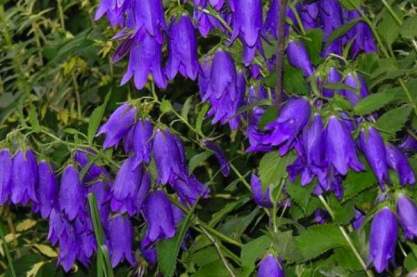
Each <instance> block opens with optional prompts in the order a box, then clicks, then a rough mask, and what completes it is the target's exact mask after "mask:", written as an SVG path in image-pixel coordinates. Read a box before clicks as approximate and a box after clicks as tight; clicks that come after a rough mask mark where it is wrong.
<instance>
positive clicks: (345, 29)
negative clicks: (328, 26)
mask: <svg viewBox="0 0 417 277" xmlns="http://www.w3.org/2000/svg"><path fill="white" fill-rule="evenodd" d="M360 20H361V19H355V20H352V21H350V22H348V23H346V24H343V25H342V26H341V27H339V28H337V29H336V30H334V31H333V32H332V33H331V35H330V36H329V38H328V39H327V42H326V46H329V45H330V44H331V43H332V42H333V41H335V40H336V39H338V38H339V37H341V36H343V35H344V34H346V33H347V32H348V31H349V30H350V29H351V28H352V27H353V26H355V25H356V24H357V23H358V22H359V21H360Z"/></svg>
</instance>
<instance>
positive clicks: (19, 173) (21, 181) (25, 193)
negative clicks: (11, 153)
mask: <svg viewBox="0 0 417 277" xmlns="http://www.w3.org/2000/svg"><path fill="white" fill-rule="evenodd" d="M37 186H38V164H37V161H36V157H35V154H34V153H33V151H32V150H26V151H24V150H20V151H18V152H17V153H16V155H15V157H14V158H13V170H12V189H11V200H12V202H13V204H27V203H28V202H29V200H31V201H32V202H33V203H38V196H37V195H36V188H37Z"/></svg>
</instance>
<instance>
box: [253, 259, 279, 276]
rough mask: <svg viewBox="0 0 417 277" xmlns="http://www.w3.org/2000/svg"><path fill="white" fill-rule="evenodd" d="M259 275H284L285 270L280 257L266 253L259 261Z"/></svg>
mask: <svg viewBox="0 0 417 277" xmlns="http://www.w3.org/2000/svg"><path fill="white" fill-rule="evenodd" d="M257 276H258V277H284V276H285V273H284V270H283V268H282V266H281V264H280V263H279V261H278V259H277V258H276V257H275V256H273V255H272V254H268V255H266V256H265V257H264V258H263V259H262V261H261V262H260V263H259V268H258V274H257Z"/></svg>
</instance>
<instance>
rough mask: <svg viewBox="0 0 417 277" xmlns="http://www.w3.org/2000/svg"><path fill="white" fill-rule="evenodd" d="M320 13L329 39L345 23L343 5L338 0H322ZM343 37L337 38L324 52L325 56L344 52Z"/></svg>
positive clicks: (325, 35)
mask: <svg viewBox="0 0 417 277" xmlns="http://www.w3.org/2000/svg"><path fill="white" fill-rule="evenodd" d="M319 15H320V21H321V23H322V26H323V31H324V37H325V39H326V40H327V39H328V38H329V37H330V35H331V34H332V33H333V32H334V31H335V30H336V29H339V28H340V27H341V26H342V25H343V12H342V7H341V5H340V3H339V1H338V0H320V1H319ZM342 47H343V38H337V39H335V40H334V41H333V42H332V43H331V44H330V45H328V46H327V47H326V48H325V49H324V52H323V55H324V56H327V55H329V54H330V53H334V54H338V55H340V54H342Z"/></svg>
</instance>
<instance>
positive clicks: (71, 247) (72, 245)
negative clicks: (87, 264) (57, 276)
mask: <svg viewBox="0 0 417 277" xmlns="http://www.w3.org/2000/svg"><path fill="white" fill-rule="evenodd" d="M80 246H81V244H80V243H79V239H78V237H77V235H76V234H75V230H74V227H73V226H72V225H71V224H69V223H68V224H66V226H65V229H64V230H63V232H62V234H61V237H60V238H59V256H58V262H59V264H60V265H61V266H62V267H63V268H64V271H65V272H68V271H70V270H71V268H72V266H73V265H74V263H75V261H76V260H77V257H78V254H79V252H80Z"/></svg>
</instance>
